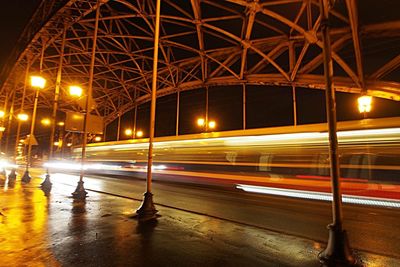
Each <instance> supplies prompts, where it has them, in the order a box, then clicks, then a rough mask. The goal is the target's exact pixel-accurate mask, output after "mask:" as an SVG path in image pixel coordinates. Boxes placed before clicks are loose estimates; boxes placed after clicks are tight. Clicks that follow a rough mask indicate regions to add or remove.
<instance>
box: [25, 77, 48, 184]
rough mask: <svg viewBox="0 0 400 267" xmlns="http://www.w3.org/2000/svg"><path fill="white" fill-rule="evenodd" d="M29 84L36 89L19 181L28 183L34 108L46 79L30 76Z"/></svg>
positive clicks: (34, 116)
mask: <svg viewBox="0 0 400 267" xmlns="http://www.w3.org/2000/svg"><path fill="white" fill-rule="evenodd" d="M31 86H32V87H33V88H35V89H36V93H35V101H34V104H33V112H32V120H31V130H30V134H29V139H28V154H27V157H26V166H25V172H24V175H22V178H21V181H22V182H23V183H29V182H30V181H31V176H30V175H29V167H30V166H31V161H32V157H31V153H32V140H34V132H35V122H36V110H37V105H38V99H39V91H40V89H43V88H44V87H45V86H46V79H45V78H43V77H41V76H35V75H34V76H31Z"/></svg>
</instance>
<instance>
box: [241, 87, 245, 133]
mask: <svg viewBox="0 0 400 267" xmlns="http://www.w3.org/2000/svg"><path fill="white" fill-rule="evenodd" d="M242 92H243V96H242V102H243V130H246V84H245V83H243V88H242Z"/></svg>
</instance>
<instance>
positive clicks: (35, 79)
mask: <svg viewBox="0 0 400 267" xmlns="http://www.w3.org/2000/svg"><path fill="white" fill-rule="evenodd" d="M31 86H32V87H34V88H36V89H43V88H44V87H45V86H46V79H45V78H43V77H41V76H31Z"/></svg>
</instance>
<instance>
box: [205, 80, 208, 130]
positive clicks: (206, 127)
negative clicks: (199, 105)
mask: <svg viewBox="0 0 400 267" xmlns="http://www.w3.org/2000/svg"><path fill="white" fill-rule="evenodd" d="M205 129H206V132H208V86H206V126H205Z"/></svg>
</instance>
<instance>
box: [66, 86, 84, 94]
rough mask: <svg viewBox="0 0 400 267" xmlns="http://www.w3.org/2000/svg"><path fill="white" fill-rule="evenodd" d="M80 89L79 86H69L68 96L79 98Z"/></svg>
mask: <svg viewBox="0 0 400 267" xmlns="http://www.w3.org/2000/svg"><path fill="white" fill-rule="evenodd" d="M82 91H83V90H82V87H80V86H76V85H71V86H70V87H69V94H70V95H72V96H76V97H81V96H82Z"/></svg>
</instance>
